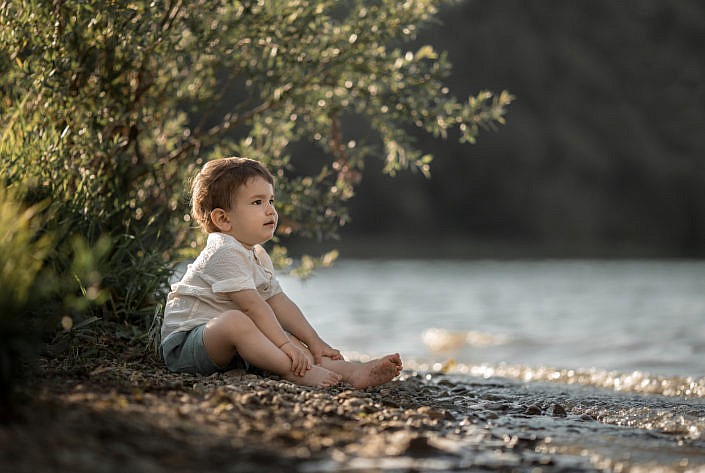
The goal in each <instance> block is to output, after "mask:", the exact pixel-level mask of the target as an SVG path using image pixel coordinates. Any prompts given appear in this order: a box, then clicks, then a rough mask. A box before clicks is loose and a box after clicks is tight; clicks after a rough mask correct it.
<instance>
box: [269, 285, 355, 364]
mask: <svg viewBox="0 0 705 473" xmlns="http://www.w3.org/2000/svg"><path fill="white" fill-rule="evenodd" d="M267 304H269V305H270V306H271V308H272V310H273V311H274V314H275V316H276V318H277V319H278V320H279V323H280V324H281V325H282V326H283V327H284V329H285V330H286V331H287V332H289V333H291V334H292V335H294V336H295V337H296V338H298V339H299V340H301V341H302V342H304V343H305V344H306V346H308V349H309V350H310V351H311V354H312V355H313V359H314V362H315V363H316V364H320V362H321V357H322V356H327V357H329V358H332V359H334V360H342V359H343V356H342V355H341V354H340V352H339V351H338V350H336V349H334V348H331V347H330V345H328V344H327V343H326V342H324V341H323V340H322V339H321V337H319V336H318V333H316V331H315V330H314V329H313V327H312V326H311V324H310V323H308V320H306V317H305V316H304V314H303V312H301V309H299V306H297V305H296V304H295V303H294V301H292V300H291V299H289V297H288V296H287V295H286V294H284V293H283V292H280V293H279V294H276V295H274V296H272V297H270V298H269V299H267Z"/></svg>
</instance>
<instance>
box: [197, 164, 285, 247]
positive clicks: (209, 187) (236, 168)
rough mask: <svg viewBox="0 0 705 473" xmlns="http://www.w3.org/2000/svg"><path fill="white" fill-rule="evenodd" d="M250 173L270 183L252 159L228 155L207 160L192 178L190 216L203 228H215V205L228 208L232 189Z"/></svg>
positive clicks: (272, 181) (265, 173)
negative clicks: (212, 214)
mask: <svg viewBox="0 0 705 473" xmlns="http://www.w3.org/2000/svg"><path fill="white" fill-rule="evenodd" d="M254 177H262V178H264V179H266V180H267V182H269V183H270V184H272V185H274V177H273V176H272V174H271V173H270V172H269V171H268V170H267V168H266V167H265V166H264V165H263V164H262V163H260V162H259V161H255V160H254V159H249V158H238V157H230V158H221V159H215V160H213V161H209V162H207V163H206V164H205V165H204V166H203V168H202V169H201V170H200V171H199V172H198V174H196V177H195V178H194V179H193V186H192V187H191V216H192V217H193V218H194V220H195V221H196V222H197V223H198V225H199V226H200V227H201V228H202V229H203V230H204V231H205V232H207V233H212V232H217V231H218V228H217V227H216V226H215V224H214V223H213V221H212V220H211V212H212V211H213V210H214V209H218V208H220V209H223V210H230V207H231V205H232V199H233V195H234V194H235V192H237V190H238V189H239V188H240V186H242V185H244V184H245V183H246V182H247V181H249V180H250V179H252V178H254Z"/></svg>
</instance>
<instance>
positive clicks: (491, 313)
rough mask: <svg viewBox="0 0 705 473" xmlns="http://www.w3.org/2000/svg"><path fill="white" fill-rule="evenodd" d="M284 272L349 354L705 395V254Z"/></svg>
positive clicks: (309, 311)
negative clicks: (704, 257) (392, 354)
mask: <svg viewBox="0 0 705 473" xmlns="http://www.w3.org/2000/svg"><path fill="white" fill-rule="evenodd" d="M280 279H281V282H282V285H283V286H284V288H285V290H286V292H287V294H289V296H290V297H291V298H292V299H293V300H294V301H296V302H297V304H298V305H299V306H300V307H301V308H302V310H303V311H304V313H306V315H307V317H308V318H309V320H310V321H311V322H312V324H313V325H314V327H316V329H317V330H318V332H319V333H320V334H321V336H322V337H323V338H324V339H325V340H326V341H328V342H329V343H330V344H331V345H333V346H334V347H336V348H339V349H341V350H342V351H344V352H348V353H365V354H372V355H374V354H382V353H386V352H389V351H398V352H400V353H401V354H402V355H403V356H404V357H405V358H406V359H408V360H413V363H414V364H415V365H418V366H430V367H434V366H435V367H436V368H438V367H439V366H442V367H443V368H445V369H449V368H452V370H453V371H455V372H461V373H470V374H474V375H483V376H492V375H502V376H508V377H514V378H519V379H524V380H557V381H562V382H571V383H572V382H577V383H582V384H593V385H598V386H610V387H613V388H616V389H627V388H629V389H632V390H641V391H644V392H660V393H665V394H669V393H671V394H685V393H686V391H688V393H687V394H688V395H691V394H698V393H701V394H702V395H703V396H704V397H705V379H704V377H705V262H697V261H690V262H682V261H618V262H606V261H605V262H603V261H542V262H531V261H517V262H498V261H463V262H448V261H406V260H403V261H342V262H340V263H338V264H337V265H336V266H335V267H334V268H332V269H329V270H321V271H319V272H318V273H316V275H315V276H314V277H313V278H311V279H309V280H306V281H299V280H296V279H294V278H291V277H281V278H280ZM669 383H670V384H669ZM675 384H678V386H677V387H674V386H675ZM666 385H668V386H666ZM669 386H670V388H669ZM669 389H670V391H669Z"/></svg>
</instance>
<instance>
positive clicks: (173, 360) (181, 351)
mask: <svg viewBox="0 0 705 473" xmlns="http://www.w3.org/2000/svg"><path fill="white" fill-rule="evenodd" d="M205 328H206V324H203V325H199V326H197V327H195V328H193V329H191V330H189V331H181V332H173V333H171V334H169V336H167V337H166V339H164V340H163V341H162V344H161V352H162V358H163V359H164V363H166V367H167V368H169V370H171V371H175V372H177V373H191V374H200V375H203V376H208V375H211V374H213V373H222V372H224V371H230V370H234V369H241V370H245V371H249V372H254V371H255V369H251V368H254V367H251V366H250V364H249V363H248V362H246V361H245V360H243V359H242V358H240V357H239V356H238V355H235V356H234V357H233V359H232V360H230V363H228V365H227V366H219V365H217V364H216V363H215V362H214V361H213V360H211V358H210V356H208V352H207V351H206V346H205V345H204V343H203V331H204V330H205Z"/></svg>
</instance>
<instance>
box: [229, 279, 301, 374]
mask: <svg viewBox="0 0 705 473" xmlns="http://www.w3.org/2000/svg"><path fill="white" fill-rule="evenodd" d="M228 296H229V297H230V299H231V300H232V301H233V302H235V304H237V306H238V307H239V308H240V310H241V311H242V312H244V313H245V315H247V316H248V317H249V318H250V319H252V321H253V322H254V323H255V325H256V326H257V328H258V329H259V330H260V331H261V332H262V333H263V334H264V335H265V336H266V337H267V338H268V339H269V340H271V341H272V343H274V344H275V345H276V346H277V347H279V349H280V350H282V351H283V352H284V353H286V355H287V356H288V357H289V358H291V371H292V372H294V373H295V374H298V375H299V376H303V375H304V374H305V372H306V370H309V369H311V365H310V363H309V361H308V360H307V359H306V356H305V354H304V352H303V351H302V350H301V349H300V348H299V347H297V346H296V345H295V344H293V343H291V341H290V340H289V337H288V336H287V334H286V332H284V329H283V328H282V326H281V325H280V323H279V321H278V320H277V317H276V316H275V315H274V311H273V310H272V308H271V307H270V306H269V304H267V302H265V301H264V299H262V297H260V295H259V294H258V293H257V291H255V290H253V289H244V290H242V291H237V292H230V293H228ZM249 361H251V362H252V363H253V364H254V365H257V360H249Z"/></svg>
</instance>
